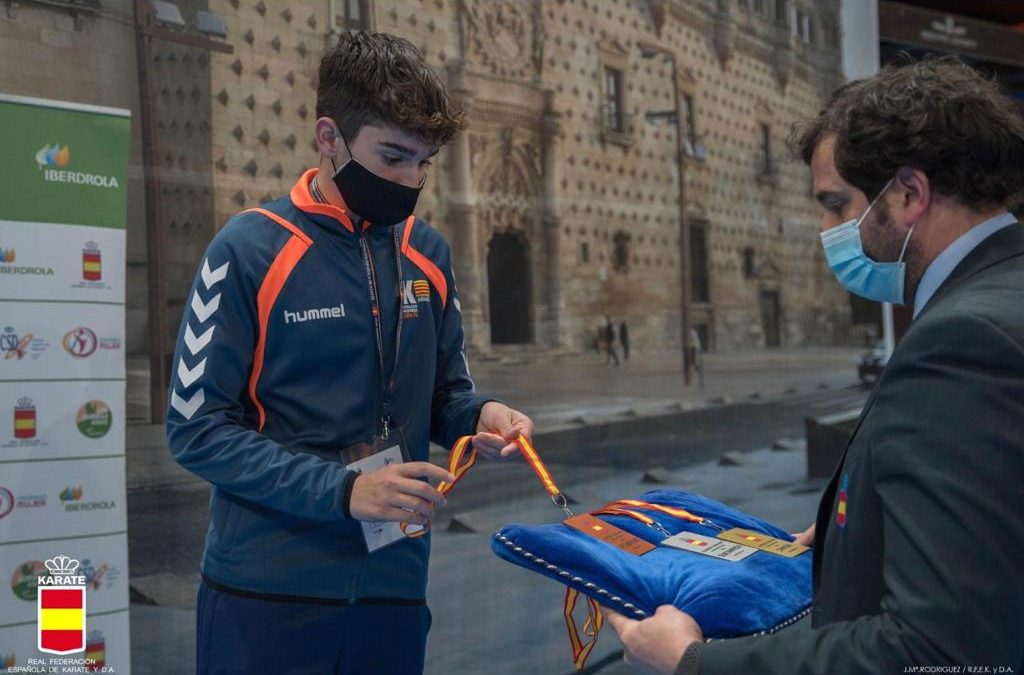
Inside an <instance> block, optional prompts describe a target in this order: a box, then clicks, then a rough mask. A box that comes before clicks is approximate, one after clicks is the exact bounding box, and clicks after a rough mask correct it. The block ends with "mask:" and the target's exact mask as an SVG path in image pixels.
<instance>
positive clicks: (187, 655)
mask: <svg viewBox="0 0 1024 675" xmlns="http://www.w3.org/2000/svg"><path fill="white" fill-rule="evenodd" d="M826 352H827V350H826ZM776 358H777V359H781V360H785V357H776ZM817 358H819V359H821V360H822V362H823V363H822V366H823V368H824V369H823V370H817V369H816V368H815V367H814V366H807V367H806V368H804V369H800V368H790V369H788V371H787V369H785V368H783V369H782V370H781V372H782V373H783V374H784V375H783V376H781V377H780V376H779V375H778V373H779V372H780V371H779V369H778V365H779V364H778V362H776V363H771V364H769V365H770V367H771V368H772V372H771V373H768V372H767V370H768V366H765V372H764V373H763V375H762V376H758V368H757V367H756V366H757V364H756V363H754V364H751V363H750V361H748V363H747V367H746V368H745V369H737V368H733V369H732V372H733V374H729V373H730V369H729V368H728V367H727V366H728V365H733V366H735V363H736V361H735V360H734V361H733V362H732V363H731V364H730V363H725V362H723V363H722V364H720V367H719V369H718V371H717V373H715V377H716V379H718V381H719V382H721V383H723V384H721V385H720V386H721V389H718V390H714V391H712V390H711V386H710V382H709V386H708V391H706V392H705V395H704V396H703V397H701V396H700V395H699V393H698V392H694V393H692V394H690V393H689V392H688V396H672V394H675V392H677V391H678V390H679V388H678V385H677V384H676V385H675V388H674V389H673V385H672V384H671V383H670V381H671V382H672V383H675V382H676V379H675V374H674V373H669V372H666V371H667V369H663V370H662V371H661V372H659V371H658V370H657V369H656V367H653V366H652V365H651V364H650V363H649V362H645V361H639V362H637V363H636V365H634V364H630V365H629V366H626V367H624V368H622V369H620V370H619V371H618V372H615V371H609V370H608V369H606V368H605V367H604V365H603V364H600V363H598V364H597V365H596V366H595V365H594V364H593V363H591V364H585V367H580V366H579V365H577V364H554V365H553V364H545V365H544V367H543V368H541V367H534V368H532V370H533V371H535V375H536V374H537V371H541V370H544V371H547V372H549V373H550V378H545V380H546V381H545V382H543V383H541V384H539V385H535V386H534V388H533V389H530V390H528V391H524V390H526V389H529V388H528V387H527V386H526V385H520V388H519V390H517V389H516V386H515V377H516V376H521V375H522V373H523V371H527V370H531V368H529V367H519V368H516V367H513V366H509V365H508V364H504V365H501V364H483V365H482V366H481V367H478V368H477V369H476V373H475V374H476V376H477V378H478V380H479V381H480V382H481V389H485V388H486V389H487V390H488V391H494V390H495V389H496V388H498V387H496V386H494V385H495V384H496V383H495V382H487V380H488V378H493V377H494V376H495V373H497V374H499V375H501V382H503V383H504V385H503V386H504V387H506V391H502V392H499V395H501V396H502V397H504V398H507V399H508V400H510V401H511V400H515V399H518V400H523V401H525V403H524V408H526V409H527V410H528V411H529V412H534V410H545V411H549V412H548V414H547V415H537V414H536V413H534V414H535V415H536V416H537V417H538V425H539V432H540V433H539V436H538V450H539V452H540V453H541V454H542V455H543V456H544V457H545V458H546V459H547V461H548V463H549V465H550V468H551V470H552V473H553V474H554V475H555V477H556V479H557V480H558V482H559V484H560V485H561V487H562V488H563V490H564V491H565V492H566V493H567V494H568V495H569V496H570V497H572V498H573V499H574V500H575V501H576V502H577V504H576V505H574V507H573V508H574V509H576V510H577V511H580V510H585V509H589V508H593V507H596V506H598V505H600V504H602V503H604V502H606V501H609V500H611V499H613V498H619V497H624V496H633V495H637V494H639V493H642V492H643V491H645V490H647V489H651V488H654V487H663V486H669V487H678V488H680V489H684V490H691V491H694V492H700V493H701V494H705V495H708V496H711V497H714V498H717V499H720V500H722V501H725V502H727V503H730V504H733V505H735V506H738V507H739V508H742V509H745V510H747V511H749V512H751V513H754V514H756V515H759V516H762V517H765V518H767V519H769V520H772V521H774V522H776V523H778V524H779V525H781V526H783V527H786V528H789V529H793V530H796V529H802V528H803V527H806V525H807V524H808V523H809V522H810V520H811V518H812V517H813V513H814V508H815V505H816V501H817V492H818V488H819V487H820V482H814V483H808V482H806V481H805V479H804V478H805V475H806V465H805V461H806V460H805V455H804V452H803V449H802V445H800V444H799V443H797V444H796V446H795V447H790V449H789V450H787V451H772V450H770V449H769V448H770V446H771V445H772V442H773V441H774V440H775V439H778V438H790V439H800V438H802V436H803V418H804V417H805V416H807V415H817V414H822V413H824V412H826V411H834V410H839V409H849V408H853V407H856V406H858V405H859V404H860V403H861V402H862V401H863V399H864V398H865V396H866V390H863V389H861V388H859V387H854V386H852V385H853V381H854V379H855V377H854V374H855V371H854V368H853V367H852V366H851V367H847V368H843V367H841V365H842V363H846V362H849V361H851V360H852V359H854V358H855V352H853V351H852V350H846V351H845V352H842V353H836V352H834V351H833V352H832V353H823V354H819V355H817ZM812 360H813V359H812ZM836 361H840V362H841V363H840V365H839V366H837V365H836V363H835V362H836ZM630 368H635V371H631V370H629V369H630ZM577 370H578V371H579V372H575V371H577ZM744 373H745V374H744ZM709 375H711V373H710V372H709ZM787 376H788V379H787ZM576 378H579V379H580V380H581V381H582V384H581V383H577V382H576ZM729 378H732V379H731V385H729V386H726V385H725V384H724V383H725V382H727V381H729ZM708 379H709V380H710V379H711V378H710V377H709V378H708ZM775 380H778V381H777V382H775ZM532 381H533V382H539V379H536V378H535V379H533V380H532ZM645 382H646V386H645V385H644V383H645ZM766 383H771V384H773V385H774V386H775V387H776V389H775V390H774V391H773V390H771V389H768V388H767V386H765V385H766ZM741 384H745V385H747V388H744V387H742V386H740V385H741ZM586 386H590V387H598V388H600V387H601V386H605V389H603V390H600V389H599V390H598V391H597V392H596V393H591V394H589V395H588V394H585V393H584V392H582V391H580V392H573V391H572V389H573V388H574V387H579V388H581V389H582V388H583V387H586ZM757 386H760V388H761V389H765V392H764V393H762V392H760V391H754V390H751V387H757ZM556 389H557V390H559V391H555V390H556ZM726 389H729V391H726ZM786 390H789V391H790V392H791V393H789V394H783V393H782V392H784V391H786ZM591 391H593V390H591ZM517 394H518V396H516V395H517ZM753 394H757V396H752V395H753ZM574 395H576V396H578V397H581V398H582V399H583V400H582V402H581V403H580V404H579V405H577V406H575V407H569V406H565V407H564V408H563V409H562V410H563V412H562V415H561V416H557V415H555V414H553V413H550V409H551V408H552V407H558V405H559V404H556V403H554V402H553V400H555V399H557V398H559V397H566V396H574ZM547 396H551V397H554V398H553V399H546V398H545V397H547ZM722 397H725V400H724V401H723V400H722ZM715 398H718V399H719V400H718V401H717V402H715V401H714V399H715ZM725 402H728V403H729V404H728V405H722V403H725ZM531 408H533V410H531ZM157 431H158V430H150V431H149V432H148V436H147V432H146V431H145V430H144V429H135V430H134V432H133V434H134V439H135V440H134V445H135V446H137V448H138V450H137V452H136V455H135V458H134V460H132V459H130V462H132V461H134V462H135V463H136V464H137V466H136V467H135V470H134V472H133V470H132V467H131V466H130V467H129V473H130V474H132V473H134V474H135V475H136V479H135V481H134V484H133V485H132V486H131V488H130V490H129V532H130V546H131V573H132V588H133V600H134V601H135V602H134V604H133V607H132V642H133V665H134V667H135V668H136V669H138V672H161V673H189V672H193V668H194V588H195V584H196V583H197V581H198V578H197V565H198V561H199V558H200V556H201V552H202V539H203V536H204V533H205V528H206V523H207V499H208V489H207V488H206V486H205V485H204V484H203V483H201V482H199V481H196V480H194V479H192V478H191V477H190V476H188V474H185V473H184V472H176V467H174V465H173V464H168V463H167V462H166V461H165V459H166V458H165V457H162V456H161V455H160V451H159V444H160V443H161V442H162V441H161V439H159V437H158V434H156V433H155V432H157ZM147 443H148V444H149V445H148V446H147V445H146V444H147ZM146 447H149V453H150V454H149V455H148V456H147V454H146ZM438 450H440V449H438ZM164 452H166V451H165V450H164ZM725 452H739V453H742V455H741V456H740V462H741V463H740V464H739V465H738V466H720V465H719V462H718V459H719V457H720V456H721V455H722V454H723V453H725ZM129 457H130V458H132V454H131V451H130V454H129ZM147 457H148V458H147ZM442 460H443V455H442V454H441V453H440V452H438V455H437V456H436V457H435V458H434V461H437V462H440V461H442ZM140 473H141V474H143V475H141V476H140ZM645 473H647V474H648V475H647V476H646V478H647V479H648V480H652V479H656V480H661V481H664V483H661V484H652V483H643V482H641V481H642V479H643V478H644V477H645V476H644V474H645ZM129 480H130V482H132V479H131V478H130V479H129ZM558 515H559V513H558V512H556V511H555V510H554V507H552V505H551V503H550V501H549V500H548V499H547V497H546V495H545V494H544V492H543V491H542V490H541V488H540V487H539V485H538V483H537V481H536V477H535V476H534V475H533V473H532V472H531V471H530V470H529V468H528V467H527V466H526V464H525V463H523V462H521V461H517V462H516V463H514V464H506V465H502V464H496V463H481V464H478V465H477V467H475V468H474V469H473V471H472V472H471V473H470V474H469V475H468V476H467V477H466V478H465V479H464V480H463V481H462V482H461V483H460V484H459V486H458V487H457V488H456V490H455V491H454V492H453V493H452V494H451V497H450V499H449V505H448V507H447V508H446V509H445V512H444V514H443V515H442V516H441V518H439V519H438V521H437V523H436V524H435V534H434V541H433V554H432V559H431V577H430V585H429V600H430V603H431V608H432V611H433V614H434V627H433V629H432V631H431V635H430V641H429V645H428V667H427V672H428V673H430V674H431V675H441V674H442V673H450V672H467V673H476V672H486V673H495V674H498V675H501V674H504V673H508V674H510V675H511V674H512V673H521V672H524V671H530V672H534V673H538V674H548V673H552V674H555V675H560V674H561V673H568V672H570V671H571V670H572V669H571V663H570V658H569V647H568V641H567V638H566V634H565V627H564V621H563V619H562V616H561V602H562V591H561V587H559V586H558V585H557V584H554V583H553V582H550V581H548V580H546V579H543V578H541V577H539V576H537V575H533V574H530V573H528V572H526V571H524V570H521V569H519V568H516V567H514V566H511V565H509V564H507V563H504V562H502V561H501V560H499V559H498V558H497V557H496V556H495V555H494V554H493V553H491V551H490V547H489V538H490V533H491V532H493V531H494V529H496V528H497V527H498V526H499V525H501V524H503V523H506V522H536V523H541V522H551V521H553V520H554V519H555V518H557V517H558ZM619 649H621V647H620V646H619V644H618V641H617V639H616V638H615V637H614V635H613V633H611V632H610V631H609V632H607V633H605V634H602V637H601V640H600V642H599V646H598V648H597V650H596V651H595V652H594V654H593V656H592V657H591V660H590V667H591V669H592V672H600V673H603V674H614V673H620V672H627V671H626V670H625V668H624V666H622V664H621V661H620V659H619V658H618V656H617V651H618V650H619Z"/></svg>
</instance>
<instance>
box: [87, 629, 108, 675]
mask: <svg viewBox="0 0 1024 675" xmlns="http://www.w3.org/2000/svg"><path fill="white" fill-rule="evenodd" d="M85 661H86V666H85V671H86V672H89V673H91V672H95V671H97V670H99V669H100V668H103V667H104V666H105V665H107V641H106V639H104V637H103V632H102V631H98V630H91V631H89V635H88V636H87V637H86V638H85Z"/></svg>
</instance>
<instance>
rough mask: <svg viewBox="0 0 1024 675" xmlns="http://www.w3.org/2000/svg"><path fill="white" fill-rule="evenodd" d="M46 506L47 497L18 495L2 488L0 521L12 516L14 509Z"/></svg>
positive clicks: (0, 487) (0, 493)
mask: <svg viewBox="0 0 1024 675" xmlns="http://www.w3.org/2000/svg"><path fill="white" fill-rule="evenodd" d="M45 506H46V495H16V494H15V493H13V492H11V491H10V490H8V489H7V488H5V487H3V486H0V519H2V518H4V517H5V516H8V515H10V514H11V513H12V512H13V511H14V509H36V508H40V507H45Z"/></svg>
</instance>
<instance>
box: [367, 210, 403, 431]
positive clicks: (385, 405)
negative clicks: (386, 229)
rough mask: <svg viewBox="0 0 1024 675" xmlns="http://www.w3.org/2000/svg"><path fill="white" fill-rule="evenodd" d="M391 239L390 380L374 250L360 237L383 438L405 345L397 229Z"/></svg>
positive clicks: (394, 228) (400, 262)
mask: <svg viewBox="0 0 1024 675" xmlns="http://www.w3.org/2000/svg"><path fill="white" fill-rule="evenodd" d="M391 233H392V239H393V240H394V245H395V267H396V269H397V279H398V297H397V298H396V299H397V301H398V318H397V320H396V321H395V362H394V364H393V366H392V368H391V374H390V377H389V376H388V373H387V371H385V369H384V329H383V327H382V324H381V321H382V319H381V304H380V295H379V292H378V289H379V287H380V286H379V284H378V281H377V268H376V266H375V265H374V264H373V251H372V250H371V248H370V246H369V244H368V243H367V240H366V235H365V232H363V233H360V235H359V251H360V253H361V254H362V257H363V267H364V268H365V269H366V286H367V288H368V290H369V294H370V313H371V314H372V316H373V327H374V331H373V337H374V344H375V346H376V348H377V367H378V372H379V375H380V386H381V400H382V409H381V420H380V421H381V427H382V430H381V433H382V434H383V436H384V438H387V437H388V434H389V433H390V429H391V394H392V393H393V392H394V390H395V380H396V378H397V373H398V355H399V350H400V348H401V346H402V306H401V303H402V299H401V298H402V296H401V293H402V286H403V280H402V248H401V244H400V243H399V241H398V228H397V227H392V229H391Z"/></svg>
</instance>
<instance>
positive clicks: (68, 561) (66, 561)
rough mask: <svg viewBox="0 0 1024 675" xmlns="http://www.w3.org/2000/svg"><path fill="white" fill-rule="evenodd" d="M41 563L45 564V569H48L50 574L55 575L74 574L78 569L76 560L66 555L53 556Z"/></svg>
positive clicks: (67, 575)
mask: <svg viewBox="0 0 1024 675" xmlns="http://www.w3.org/2000/svg"><path fill="white" fill-rule="evenodd" d="M43 564H44V565H46V569H48V570H50V575H51V576H55V577H70V576H74V574H75V572H77V571H78V561H77V560H75V559H74V558H69V557H68V556H66V555H58V556H55V557H53V558H50V559H49V560H47V561H46V562H45V563H43Z"/></svg>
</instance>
